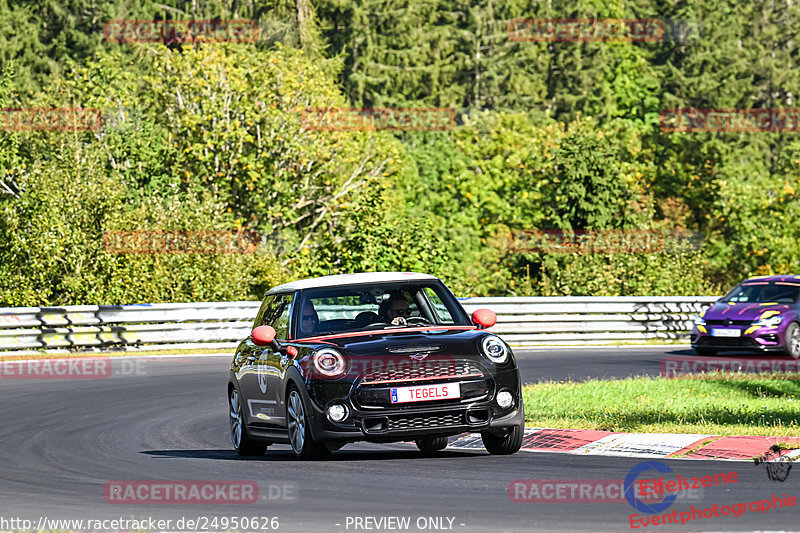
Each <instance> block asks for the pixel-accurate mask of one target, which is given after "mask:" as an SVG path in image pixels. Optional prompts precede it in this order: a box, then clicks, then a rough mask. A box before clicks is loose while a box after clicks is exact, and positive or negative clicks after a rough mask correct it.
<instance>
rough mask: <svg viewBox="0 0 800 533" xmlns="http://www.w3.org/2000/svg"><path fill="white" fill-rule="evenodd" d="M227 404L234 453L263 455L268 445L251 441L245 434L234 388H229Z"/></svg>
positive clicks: (239, 401)
mask: <svg viewBox="0 0 800 533" xmlns="http://www.w3.org/2000/svg"><path fill="white" fill-rule="evenodd" d="M228 404H229V407H230V412H229V419H230V428H231V442H233V448H234V449H235V450H236V453H238V454H239V455H264V452H266V451H267V446H269V444H268V443H266V442H263V441H257V440H253V439H252V438H251V437H250V435H249V434H248V433H247V426H246V424H245V422H244V416H243V415H242V402H241V399H240V397H239V391H238V390H236V388H235V387H231V392H230V394H228Z"/></svg>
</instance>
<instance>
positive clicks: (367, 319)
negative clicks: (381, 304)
mask: <svg viewBox="0 0 800 533" xmlns="http://www.w3.org/2000/svg"><path fill="white" fill-rule="evenodd" d="M355 322H356V325H357V326H358V327H360V328H363V327H366V326H371V325H372V324H383V321H382V320H381V317H379V316H378V313H373V312H372V311H364V312H362V313H358V314H357V315H356V318H355Z"/></svg>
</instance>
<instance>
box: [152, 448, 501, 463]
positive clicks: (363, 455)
mask: <svg viewBox="0 0 800 533" xmlns="http://www.w3.org/2000/svg"><path fill="white" fill-rule="evenodd" d="M139 453H142V454H144V455H151V456H154V457H162V458H163V457H167V458H183V459H214V460H223V461H296V459H295V457H294V455H293V454H292V452H291V451H290V450H288V449H276V450H267V453H265V454H264V455H259V456H241V455H237V454H236V452H235V451H233V450H229V449H223V450H148V451H142V452H139ZM476 455H486V456H487V457H489V454H487V453H485V452H484V453H479V452H467V451H462V450H444V451H440V452H435V453H422V452H420V451H416V450H408V451H405V450H355V449H354V450H346V449H343V450H338V451H335V452H333V453H332V454H331V455H330V456H329V457H328V458H326V459H323V460H318V461H316V462H320V461H321V462H336V461H389V460H398V459H404V460H408V459H458V458H464V457H472V458H474V457H475V456H476ZM304 462H306V461H304Z"/></svg>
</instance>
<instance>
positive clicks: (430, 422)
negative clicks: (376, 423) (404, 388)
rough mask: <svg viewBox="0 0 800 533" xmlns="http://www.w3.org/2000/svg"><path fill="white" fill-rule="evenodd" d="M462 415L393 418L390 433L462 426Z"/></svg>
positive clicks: (444, 414)
mask: <svg viewBox="0 0 800 533" xmlns="http://www.w3.org/2000/svg"><path fill="white" fill-rule="evenodd" d="M462 424H463V422H462V414H461V413H443V414H440V415H429V416H391V417H389V423H388V430H389V431H406V430H410V429H426V428H441V427H452V426H460V425H462Z"/></svg>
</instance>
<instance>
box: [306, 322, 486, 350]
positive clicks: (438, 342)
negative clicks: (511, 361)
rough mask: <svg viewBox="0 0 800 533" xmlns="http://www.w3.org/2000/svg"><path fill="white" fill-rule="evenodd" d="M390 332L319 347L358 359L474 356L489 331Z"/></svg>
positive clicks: (329, 339) (337, 338)
mask: <svg viewBox="0 0 800 533" xmlns="http://www.w3.org/2000/svg"><path fill="white" fill-rule="evenodd" d="M418 329H419V328H414V330H412V331H402V330H396V329H395V330H390V331H388V332H387V331H374V332H370V333H368V334H366V333H359V334H353V335H348V336H336V335H331V336H329V337H320V338H319V340H317V341H316V343H322V344H325V345H328V346H332V345H334V346H336V347H338V348H340V349H341V350H342V351H343V352H346V353H348V354H349V355H351V356H352V355H355V356H361V355H363V356H370V357H375V356H383V355H385V356H390V357H391V356H397V357H404V356H410V355H412V354H418V353H430V354H441V355H451V356H452V355H475V354H477V353H478V342H479V339H480V338H481V337H483V336H484V335H486V334H487V333H489V332H487V331H486V330H477V329H466V330H465V329H464V328H463V327H461V328H459V329H455V328H454V329H426V330H423V331H417V330H418Z"/></svg>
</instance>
